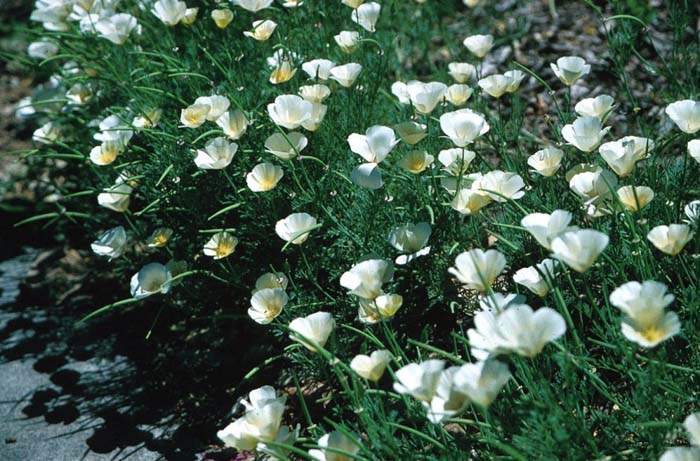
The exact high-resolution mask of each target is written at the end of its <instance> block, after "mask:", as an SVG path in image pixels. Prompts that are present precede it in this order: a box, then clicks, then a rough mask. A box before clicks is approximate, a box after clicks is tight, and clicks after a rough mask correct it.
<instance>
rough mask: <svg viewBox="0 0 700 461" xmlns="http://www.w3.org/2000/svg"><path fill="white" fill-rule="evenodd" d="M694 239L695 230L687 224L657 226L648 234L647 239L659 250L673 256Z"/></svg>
mask: <svg viewBox="0 0 700 461" xmlns="http://www.w3.org/2000/svg"><path fill="white" fill-rule="evenodd" d="M692 239H693V232H692V231H691V230H690V226H688V225H687V224H670V225H668V226H656V227H655V228H653V229H652V230H651V231H649V233H648V234H647V240H649V241H650V242H651V243H652V244H653V245H654V246H655V247H656V249H657V250H659V251H661V252H663V253H666V254H667V255H671V256H675V255H677V254H678V253H680V252H681V251H683V247H685V245H686V243H688V242H690V241H691V240H692Z"/></svg>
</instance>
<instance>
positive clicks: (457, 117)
mask: <svg viewBox="0 0 700 461" xmlns="http://www.w3.org/2000/svg"><path fill="white" fill-rule="evenodd" d="M440 129H442V132H443V133H445V135H447V136H448V137H449V138H450V141H452V142H453V143H454V144H455V145H456V146H457V147H465V146H467V145H469V144H471V143H473V142H474V141H475V140H476V139H477V138H478V137H479V136H482V135H484V134H486V133H488V131H489V129H490V127H489V124H488V123H487V122H486V120H485V119H484V116H483V115H482V114H480V113H478V112H474V111H472V110H470V109H460V110H457V111H454V112H447V113H445V114H443V115H442V116H440Z"/></svg>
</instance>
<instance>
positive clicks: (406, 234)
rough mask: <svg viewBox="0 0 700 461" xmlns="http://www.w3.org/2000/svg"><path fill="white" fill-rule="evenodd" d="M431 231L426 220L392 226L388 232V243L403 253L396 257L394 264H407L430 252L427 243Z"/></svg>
mask: <svg viewBox="0 0 700 461" xmlns="http://www.w3.org/2000/svg"><path fill="white" fill-rule="evenodd" d="M431 232H432V229H431V228H430V224H429V223H427V222H419V223H417V224H413V223H408V224H405V225H403V226H397V227H394V228H393V229H392V230H391V232H389V244H390V245H391V246H393V247H394V248H396V249H397V250H399V251H400V252H402V253H405V254H403V255H401V256H399V257H397V258H396V261H395V262H396V264H398V265H404V264H408V263H409V262H411V261H412V260H413V259H415V258H418V257H420V256H425V255H427V254H428V253H430V247H429V246H427V245H428V239H429V238H430V234H431Z"/></svg>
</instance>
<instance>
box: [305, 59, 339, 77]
mask: <svg viewBox="0 0 700 461" xmlns="http://www.w3.org/2000/svg"><path fill="white" fill-rule="evenodd" d="M334 67H335V63H334V62H333V61H329V60H328V59H314V60H312V61H307V62H305V63H304V64H302V65H301V70H303V71H304V73H306V75H308V76H309V78H317V79H319V80H328V79H329V78H330V77H331V69H332V68H334Z"/></svg>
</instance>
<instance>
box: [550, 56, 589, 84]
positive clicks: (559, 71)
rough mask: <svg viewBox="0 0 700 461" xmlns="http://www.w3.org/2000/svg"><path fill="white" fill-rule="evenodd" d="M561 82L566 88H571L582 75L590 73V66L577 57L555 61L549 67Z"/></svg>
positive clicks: (566, 57)
mask: <svg viewBox="0 0 700 461" xmlns="http://www.w3.org/2000/svg"><path fill="white" fill-rule="evenodd" d="M549 66H550V67H551V68H552V71H553V72H554V75H556V76H557V78H558V79H559V80H561V82H562V83H563V84H564V85H566V86H571V85H573V84H574V83H576V80H578V79H580V78H581V77H583V76H584V75H588V73H589V72H590V71H591V66H590V65H589V64H586V61H585V60H584V59H583V58H580V57H578V56H564V57H562V58H559V59H557V63H556V64H554V63H551V64H550V65H549Z"/></svg>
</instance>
